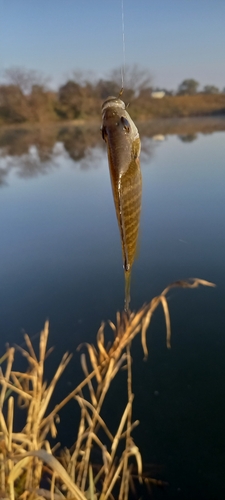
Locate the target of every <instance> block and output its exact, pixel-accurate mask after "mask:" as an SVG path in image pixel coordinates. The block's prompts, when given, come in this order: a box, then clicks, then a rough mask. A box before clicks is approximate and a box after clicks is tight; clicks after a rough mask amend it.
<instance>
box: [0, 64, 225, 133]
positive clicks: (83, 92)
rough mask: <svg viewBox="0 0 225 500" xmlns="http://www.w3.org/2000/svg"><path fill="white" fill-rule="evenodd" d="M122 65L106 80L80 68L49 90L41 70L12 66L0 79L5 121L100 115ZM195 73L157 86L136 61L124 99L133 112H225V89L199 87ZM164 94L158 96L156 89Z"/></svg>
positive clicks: (0, 119)
mask: <svg viewBox="0 0 225 500" xmlns="http://www.w3.org/2000/svg"><path fill="white" fill-rule="evenodd" d="M120 81H121V76H120V70H114V71H113V72H112V73H111V75H109V78H108V79H107V80H103V79H100V80H97V81H91V80H88V79H87V78H84V77H82V75H80V74H78V73H75V74H74V75H73V77H72V78H71V79H69V80H68V81H67V82H66V83H65V84H63V85H61V86H60V88H59V89H58V90H57V91H53V90H49V88H48V86H47V84H46V81H45V80H44V79H43V78H41V77H40V76H39V75H38V74H37V73H36V72H34V71H28V70H22V69H20V68H11V69H9V70H7V71H6V72H5V81H4V83H2V84H0V124H9V123H15V124H16V123H17V124H20V123H47V122H60V121H65V120H79V119H82V120H86V121H87V120H89V119H96V118H97V117H99V114H100V109H101V104H102V101H103V100H104V99H105V98H106V97H108V96H109V95H118V93H119V91H120ZM198 88H199V83H198V82H196V80H194V79H187V80H184V81H183V82H182V83H181V84H180V85H179V86H178V89H177V91H176V92H175V91H169V90H166V89H155V88H154V87H153V85H152V81H151V76H150V75H149V73H148V71H146V70H140V69H138V68H137V67H136V66H135V67H133V68H128V69H127V70H126V85H125V90H124V94H123V99H124V101H125V102H126V103H129V104H130V105H131V106H132V116H133V117H134V118H135V119H139V120H148V119H150V118H168V117H170V118H171V117H188V116H200V115H202V116H204V115H214V114H225V93H224V92H220V91H219V89H218V88H217V87H215V86H214V85H206V86H205V87H203V89H202V90H200V91H198ZM157 90H161V91H163V93H164V94H165V95H164V97H162V98H161V99H155V98H153V91H157Z"/></svg>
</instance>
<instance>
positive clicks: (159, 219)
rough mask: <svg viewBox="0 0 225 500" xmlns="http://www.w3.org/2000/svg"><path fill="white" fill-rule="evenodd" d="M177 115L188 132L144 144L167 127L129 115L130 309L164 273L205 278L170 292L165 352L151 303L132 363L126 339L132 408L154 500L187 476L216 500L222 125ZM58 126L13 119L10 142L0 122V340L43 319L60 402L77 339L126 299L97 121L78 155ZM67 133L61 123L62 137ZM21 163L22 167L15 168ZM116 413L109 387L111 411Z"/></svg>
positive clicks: (224, 344) (222, 415)
mask: <svg viewBox="0 0 225 500" xmlns="http://www.w3.org/2000/svg"><path fill="white" fill-rule="evenodd" d="M197 122H198V120H197ZM182 123H183V125H182V127H183V128H181V129H180V130H179V129H178V125H177V123H176V124H173V127H174V128H173V130H174V134H175V133H176V134H178V135H185V134H190V133H196V134H198V139H197V140H195V141H194V142H191V143H187V144H185V143H183V142H182V141H181V140H180V139H179V138H178V137H177V136H172V135H171V136H169V137H168V136H167V137H166V139H165V141H162V142H160V143H159V142H154V141H153V140H152V139H151V137H152V136H153V135H157V134H159V133H161V134H164V135H166V134H165V130H163V128H161V126H159V125H158V129H157V127H156V124H154V130H153V125H152V124H147V125H146V129H147V131H146V132H144V125H143V129H142V125H139V131H140V134H141V137H142V151H143V149H144V150H145V153H144V154H143V155H142V160H141V165H142V176H143V195H142V207H143V209H142V216H141V226H140V246H141V252H140V258H139V259H137V260H136V262H135V266H134V269H133V276H132V309H136V310H137V309H138V308H139V306H141V305H142V304H143V303H144V302H146V301H148V300H150V299H151V297H153V296H155V295H157V294H158V293H159V292H161V290H163V289H164V288H165V286H166V285H167V284H168V283H170V282H172V281H175V280H176V279H181V278H186V277H189V276H198V277H202V278H205V279H208V280H209V281H212V282H215V283H216V284H217V287H216V288H215V289H213V290H211V289H202V290H193V291H188V290H187V291H186V290H183V291H182V292H178V291H174V292H171V294H170V297H169V309H170V313H171V322H172V349H171V350H170V351H169V352H168V351H167V350H166V346H165V324H164V319H163V313H161V311H158V313H156V314H155V315H154V318H153V324H152V329H151V330H150V331H149V335H148V345H149V348H150V358H149V362H148V363H143V361H142V358H143V354H142V352H141V348H140V347H139V342H137V343H136V344H135V346H134V349H135V351H134V352H133V355H134V356H135V363H134V377H133V380H134V388H133V391H134V394H135V408H136V409H135V411H136V417H137V418H140V420H141V425H140V427H139V428H137V430H136V431H135V432H136V434H135V440H136V442H137V443H138V446H139V447H140V449H141V450H142V452H143V457H144V461H146V462H147V461H148V462H149V461H151V462H153V463H158V464H163V466H164V471H165V473H164V477H163V478H164V479H166V480H168V481H169V483H170V485H171V488H173V489H172V492H171V495H170V496H169V495H167V491H166V493H165V498H172V499H173V500H174V499H176V498H178V497H179V498H181V496H182V494H183V493H182V492H187V495H186V498H192V497H193V496H192V493H191V491H190V490H191V486H193V485H194V486H193V488H194V489H196V490H197V489H198V488H199V489H200V490H201V491H200V492H199V495H198V498H203V497H204V499H207V500H209V498H211V499H212V498H220V497H219V493H218V491H219V488H220V485H221V484H223V482H224V449H223V443H224V438H225V436H224V420H225V402H224V380H225V364H224V356H225V336H224V296H225V266H224V248H225V233H224V218H225V204H224V185H225V169H224V156H225V141H224V136H225V134H224V133H215V134H213V135H211V136H205V135H204V136H203V135H202V134H201V133H200V132H201V131H203V130H204V133H206V131H207V130H208V132H209V130H210V126H211V125H210V126H209V122H207V123H206V124H204V127H203V125H202V130H199V129H198V128H197V125H196V122H195V124H194V126H193V127H192V129H191V127H190V123H188V122H186V121H185V123H184V122H182ZM198 123H199V122H198ZM210 123H211V122H210ZM150 125H151V128H150ZM166 126H167V129H169V123H168V122H166ZM218 126H219V125H218ZM170 127H172V125H170ZM81 128H82V127H81ZM73 129H74V127H72V128H71V134H73V133H74V131H73ZM90 129H91V127H90ZM60 130H62V128H58V129H55V128H54V134H53V131H52V130H50V129H49V130H48V129H47V128H46V133H45V132H44V131H42V132H41V131H32V130H30V131H28V132H27V133H26V134H25V133H24V132H23V133H21V134H20V133H18V131H17V132H16V133H12V131H11V132H10V134H11V137H12V142H11V144H10V143H7V141H6V131H3V130H1V132H0V141H1V148H2V150H4V153H3V155H2V158H1V161H0V168H1V169H2V179H3V180H4V181H5V182H6V181H8V184H9V185H10V188H8V189H2V190H1V192H0V235H1V244H0V263H1V266H0V343H1V345H0V347H1V352H4V350H5V349H4V343H5V342H10V344H11V345H12V344H13V343H14V342H16V343H17V344H20V342H21V341H22V340H23V338H22V335H21V333H20V332H21V328H23V329H24V330H25V331H27V332H28V333H29V334H31V335H33V334H34V333H36V332H38V331H40V330H41V328H42V327H43V322H44V320H45V319H46V318H49V319H50V325H51V336H50V345H54V346H55V347H56V348H55V352H54V356H53V358H54V359H53V360H51V361H50V365H49V366H50V368H52V369H53V367H52V365H51V363H54V360H55V363H56V365H57V362H58V361H59V358H61V356H62V354H63V353H64V352H65V351H66V350H69V351H74V362H72V363H71V364H70V365H69V367H68V370H67V371H66V373H65V379H63V383H62V386H63V387H62V386H61V389H59V393H58V392H57V398H58V399H59V400H60V399H62V398H61V392H60V391H61V390H64V391H65V393H64V395H66V394H67V392H68V391H67V388H66V383H67V381H69V380H70V381H72V383H75V380H76V381H77V370H78V367H79V358H78V357H76V356H78V355H77V354H75V351H76V347H77V345H78V344H79V343H80V342H84V341H87V342H90V343H93V341H94V338H95V334H96V331H97V329H98V328H99V325H100V323H101V320H102V319H106V320H107V319H108V318H110V319H112V320H114V318H115V311H117V310H118V309H120V310H121V309H122V307H123V300H124V289H123V273H122V269H121V249H120V239H119V232H118V227H117V222H116V216H115V211H114V207H113V199H112V194H111V186H110V179H109V172H108V165H107V158H106V154H105V150H104V151H103V149H102V148H104V143H103V144H102V139H101V135H100V131H99V127H98V126H97V127H96V126H94V127H93V130H94V131H93V135H94V137H96V147H94V148H91V147H90V146H88V145H87V148H86V149H85V148H84V149H83V150H84V151H85V152H84V157H83V158H81V160H80V161H74V159H72V157H71V156H70V155H69V152H68V149H66V148H65V146H64V142H63V140H62V135H61V137H60V141H59V133H60ZM171 130H172V129H171V128H170V132H171ZM7 134H9V130H8V131H7ZM30 134H31V141H30V142H29V140H28V138H29V135H30ZM69 134H70V130H68V132H67V133H66V134H65V131H64V139H65V138H66V137H67V138H68V137H69ZM34 137H36V138H37V141H36V143H35V140H34ZM3 138H5V139H4V140H3ZM80 140H81V138H80ZM94 140H95V139H94V138H93V141H94ZM13 141H14V144H13ZM48 141H49V142H48ZM78 142H79V141H78ZM41 143H42V144H43V148H42V146H41ZM34 145H35V146H34ZM72 146H73V147H74V144H72V145H71V147H72ZM34 147H35V149H34ZM79 147H80V146H79V143H78V144H77V151H78V149H79ZM67 148H68V146H67ZM69 148H70V146H69ZM80 151H81V148H80ZM148 151H149V153H150V155H148ZM26 155H28V156H29V161H30V162H31V163H30V164H29V167H28V166H27V164H26V162H25V160H26ZM46 155H47V156H46ZM48 155H50V156H48ZM43 158H45V160H43ZM53 160H54V161H53ZM7 162H8V164H7ZM24 162H25V164H24ZM32 162H33V163H32ZM28 163H29V162H28ZM32 165H33V167H32ZM73 167H74V168H73ZM85 168H88V172H86V171H84V169H85ZM30 171H32V172H33V171H35V175H36V177H35V178H32V177H31V175H30ZM14 173H15V174H16V175H15V174H14ZM23 173H24V175H25V176H26V177H24V178H21V177H20V178H18V174H19V175H20V176H21V175H23ZM28 173H29V175H28ZM44 173H45V174H48V173H49V175H43V174H44ZM136 360H137V362H136ZM47 365H48V363H47ZM64 380H65V384H64ZM156 393H157V396H156ZM64 395H63V397H64ZM116 398H117V399H116V403H117V404H116V410H117V408H120V407H119V405H120V404H121V405H122V411H123V410H124V402H122V401H120V398H119V397H118V395H117V394H116ZM114 411H115V399H112V415H114ZM118 411H119V409H118ZM60 416H61V415H60ZM136 417H135V418H136ZM65 421H66V425H64V424H63V423H62V426H63V432H62V434H63V439H61V438H59V441H61V442H62V443H65V444H66V443H68V444H69V445H70V444H71V435H73V433H74V421H73V419H72V420H71V419H70V416H69V418H66V419H64V420H63V419H62V422H65ZM139 429H140V430H139ZM65 434H66V436H65ZM184 450H185V453H184ZM215 450H216V453H215ZM212 457H213V462H212V460H211V458H212ZM200 463H201V464H202V465H201V470H200V469H199V464H200ZM190 478H192V480H191V482H190ZM203 485H207V487H206V486H205V490H206V489H207V491H205V490H204V492H203V491H202V488H203ZM178 487H179V488H181V493H179V492H177V488H178ZM213 489H214V490H215V493H214V491H213ZM203 493H204V494H203ZM217 493H218V494H217ZM182 498H184V495H183V497H182Z"/></svg>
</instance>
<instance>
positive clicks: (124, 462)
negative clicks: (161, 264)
mask: <svg viewBox="0 0 225 500" xmlns="http://www.w3.org/2000/svg"><path fill="white" fill-rule="evenodd" d="M199 285H205V286H214V285H213V283H209V282H207V281H205V280H200V279H191V280H189V281H178V282H175V283H173V284H172V285H170V286H168V287H167V288H166V289H165V290H163V292H162V293H161V294H160V295H159V296H157V297H154V298H153V299H152V300H151V302H150V303H148V304H146V305H144V306H143V307H142V308H141V309H140V310H139V311H138V312H137V313H130V314H129V315H127V314H125V313H124V312H123V313H121V314H120V313H117V316H116V323H115V324H113V323H112V322H109V324H110V326H111V329H112V340H111V342H110V343H106V341H105V336H104V324H102V325H101V327H100V328H99V331H98V333H97V339H96V345H95V346H94V345H92V344H82V346H79V348H78V349H79V350H80V349H81V348H82V350H84V352H83V353H82V354H81V366H82V369H83V373H84V378H83V380H82V381H81V382H80V383H79V384H78V386H77V387H75V388H74V389H73V390H72V391H71V393H70V394H68V395H67V396H66V397H65V399H64V400H63V401H61V402H59V403H58V404H56V406H55V407H54V408H53V409H50V408H49V406H50V403H51V398H52V394H53V392H54V391H56V386H57V382H58V380H59V378H60V377H61V376H62V374H63V372H64V370H65V369H66V366H67V365H68V363H69V362H70V360H71V357H72V356H71V355H70V354H68V353H66V354H64V356H63V357H62V360H61V362H60V364H59V366H58V368H57V370H56V373H55V375H54V376H53V378H52V380H51V381H50V383H47V381H46V380H45V366H46V363H49V355H50V353H51V351H52V349H48V348H47V342H48V334H49V329H48V322H46V324H45V327H44V330H43V331H42V332H41V335H40V343H39V352H35V350H34V347H33V345H32V343H31V340H30V338H29V336H28V335H27V334H25V336H24V337H25V346H23V347H22V346H16V350H17V351H19V352H20V353H21V354H22V356H23V357H24V358H25V359H26V362H27V370H25V371H18V370H16V369H15V368H14V356H15V354H16V352H15V348H13V347H11V348H10V347H9V346H7V350H6V353H5V354H4V355H3V356H2V357H1V358H0V365H1V367H0V496H1V498H5V500H17V499H19V498H25V499H26V500H44V499H50V500H59V499H61V498H64V499H65V498H68V499H69V498H73V499H76V500H87V499H89V500H96V499H97V498H100V500H108V499H114V498H118V499H119V500H128V498H130V496H129V493H130V492H131V491H133V488H134V487H135V485H137V484H141V485H143V486H144V487H145V488H146V487H147V488H149V487H150V486H151V485H157V484H159V485H160V486H162V485H166V483H163V482H162V481H160V480H156V479H154V478H152V477H150V476H149V475H148V474H147V475H146V473H145V468H144V466H143V465H142V458H141V452H140V450H139V448H138V446H137V445H136V444H135V443H134V440H133V431H134V429H135V427H136V426H137V425H138V424H139V422H138V421H133V418H132V407H133V400H134V394H133V392H132V360H131V345H132V341H133V339H134V338H135V336H137V335H138V334H139V333H140V334H141V342H142V347H143V351H144V356H145V357H147V355H148V350H147V343H146V331H147V328H148V326H149V324H150V321H151V318H152V315H153V312H154V311H155V309H156V308H157V307H158V305H160V304H161V305H162V307H163V311H164V314H165V322H166V330H167V347H170V316H169V310H168V304H167V299H166V296H167V294H168V292H169V291H170V289H171V288H174V287H177V286H178V287H183V288H196V287H198V286H199ZM85 350H86V351H87V355H86V353H85ZM47 359H48V361H47ZM122 369H123V370H126V373H127V376H126V382H125V383H126V386H127V390H126V392H127V396H126V400H125V401H124V410H123V414H122V416H121V420H120V421H118V422H116V421H115V420H116V418H115V416H114V418H113V427H114V429H115V428H116V431H114V432H113V433H112V429H111V426H112V421H111V422H105V421H104V420H103V417H102V408H103V407H104V405H105V399H106V397H107V396H108V393H109V394H110V391H109V390H110V388H111V383H112V381H113V379H114V378H115V377H117V376H118V374H119V373H120V372H121V370H122ZM72 399H73V400H75V402H76V404H77V405H78V406H79V407H80V423H79V426H78V429H77V430H76V429H74V431H75V442H74V443H73V442H71V448H70V449H67V448H64V449H60V446H59V444H55V445H54V446H53V447H52V441H53V439H55V438H56V437H57V425H58V424H59V418H60V417H59V415H60V410H61V409H62V408H63V407H64V406H65V405H66V404H67V403H68V402H69V401H70V400H72ZM75 411H76V412H77V408H76V410H75ZM19 413H20V418H18V415H19ZM21 413H23V420H24V424H22V425H21V426H20V427H19V422H21ZM69 418H70V419H71V413H70V414H69ZM62 424H63V422H62ZM63 425H66V422H64V424H63ZM76 433H77V434H76ZM93 449H97V450H98V457H99V459H98V463H95V461H94V460H93V456H92V450H93Z"/></svg>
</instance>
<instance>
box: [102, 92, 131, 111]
mask: <svg viewBox="0 0 225 500" xmlns="http://www.w3.org/2000/svg"><path fill="white" fill-rule="evenodd" d="M111 107H114V108H115V107H116V108H121V109H125V108H126V106H125V103H124V102H123V101H122V100H121V99H119V98H118V97H114V96H109V97H107V99H106V100H105V101H104V102H103V104H102V112H103V111H105V110H106V109H107V108H111Z"/></svg>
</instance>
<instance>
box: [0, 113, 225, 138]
mask: <svg viewBox="0 0 225 500" xmlns="http://www.w3.org/2000/svg"><path fill="white" fill-rule="evenodd" d="M131 115H132V113H131ZM136 124H137V126H138V129H139V132H140V135H144V136H146V135H147V136H148V137H151V136H154V135H156V134H164V135H169V134H172V135H173V134H192V133H198V132H199V133H203V134H204V133H205V134H207V133H212V132H216V131H224V130H225V114H221V115H211V116H210V115H207V116H189V117H170V118H169V117H167V118H157V117H154V118H150V119H141V120H136ZM100 126H101V120H100V118H99V120H98V119H94V118H93V119H90V120H89V119H87V120H65V121H58V122H55V121H52V122H46V123H39V122H36V123H30V122H26V123H21V124H14V123H11V124H1V125H0V134H1V133H4V132H7V131H13V130H15V131H16V130H24V131H26V132H28V133H29V131H30V132H32V131H38V130H51V129H55V130H61V129H63V128H64V127H66V128H67V127H68V128H72V127H79V128H80V127H81V128H82V129H83V130H84V131H85V129H93V130H95V131H96V132H97V133H99V135H100Z"/></svg>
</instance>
